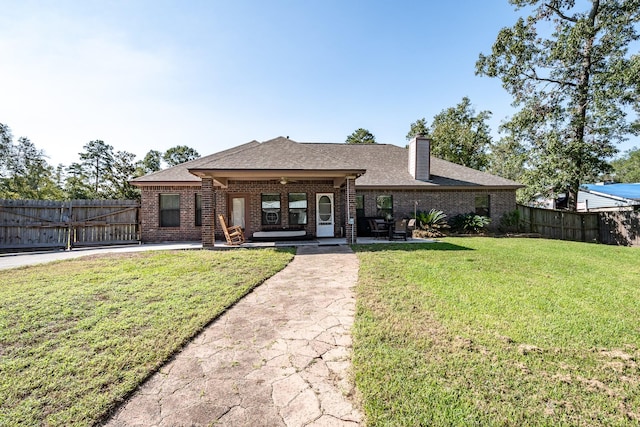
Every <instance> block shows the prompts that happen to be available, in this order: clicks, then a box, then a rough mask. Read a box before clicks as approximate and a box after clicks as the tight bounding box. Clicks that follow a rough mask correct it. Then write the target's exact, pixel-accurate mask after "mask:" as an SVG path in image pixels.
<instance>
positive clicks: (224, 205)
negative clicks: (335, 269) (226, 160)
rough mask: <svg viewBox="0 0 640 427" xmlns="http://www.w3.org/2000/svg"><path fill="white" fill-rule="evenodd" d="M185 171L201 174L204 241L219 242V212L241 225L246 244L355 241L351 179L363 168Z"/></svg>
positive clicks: (354, 203)
mask: <svg viewBox="0 0 640 427" xmlns="http://www.w3.org/2000/svg"><path fill="white" fill-rule="evenodd" d="M190 172H191V173H192V174H194V175H196V176H198V177H200V178H201V180H202V195H201V203H202V206H201V210H202V245H203V247H213V246H218V245H219V244H220V243H219V242H220V241H221V240H222V239H223V233H222V230H221V228H220V223H219V221H218V220H217V218H218V215H222V216H223V217H224V219H225V222H226V223H227V225H229V226H232V225H237V226H240V227H242V229H243V230H244V233H245V237H246V239H247V240H248V241H249V242H248V243H247V244H251V245H253V244H255V245H257V244H258V241H262V242H265V243H269V241H278V240H281V241H282V240H283V241H286V242H288V241H291V240H294V239H295V240H298V239H299V240H300V241H301V242H304V241H305V240H308V241H316V239H334V238H337V239H338V240H339V241H340V242H341V243H342V244H344V243H346V244H352V243H355V241H356V237H357V235H356V234H357V230H356V225H355V222H356V221H355V218H356V200H355V180H356V178H357V177H358V176H360V175H361V174H363V173H364V172H365V171H364V170H291V169H277V170H264V169H263V170H256V169H253V170H246V169H245V170H228V169H227V170H212V169H209V170H203V169H191V170H190ZM254 240H255V242H253V241H254ZM315 244H317V241H316V242H315Z"/></svg>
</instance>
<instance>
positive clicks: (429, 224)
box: [416, 209, 447, 230]
mask: <svg viewBox="0 0 640 427" xmlns="http://www.w3.org/2000/svg"><path fill="white" fill-rule="evenodd" d="M446 219H447V215H446V214H445V213H444V212H442V211H440V210H437V209H431V210H430V211H429V212H426V211H418V212H416V221H418V227H420V228H421V229H423V230H432V229H434V228H441V227H444V226H446V225H447V221H446Z"/></svg>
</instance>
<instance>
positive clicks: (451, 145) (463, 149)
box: [410, 96, 491, 170]
mask: <svg viewBox="0 0 640 427" xmlns="http://www.w3.org/2000/svg"><path fill="white" fill-rule="evenodd" d="M490 116H491V112H490V111H480V112H479V113H477V114H476V111H475V109H474V108H473V107H472V106H471V100H470V99H469V98H467V97H466V96H465V97H464V98H462V101H461V102H460V103H459V104H458V105H456V106H455V107H451V108H447V109H445V110H443V111H441V112H440V113H438V114H436V115H435V116H434V117H433V122H432V123H431V126H430V127H429V130H428V134H427V135H428V136H429V137H430V138H431V153H432V154H433V155H434V156H436V157H439V158H441V159H444V160H448V161H450V162H453V163H457V164H459V165H463V166H467V167H470V168H473V169H478V170H482V169H484V168H485V167H486V165H487V153H486V151H487V148H488V147H489V145H490V144H491V134H490V129H489V125H488V124H487V123H486V121H487V120H488V119H489V117H490ZM412 127H413V126H412ZM410 133H411V131H410Z"/></svg>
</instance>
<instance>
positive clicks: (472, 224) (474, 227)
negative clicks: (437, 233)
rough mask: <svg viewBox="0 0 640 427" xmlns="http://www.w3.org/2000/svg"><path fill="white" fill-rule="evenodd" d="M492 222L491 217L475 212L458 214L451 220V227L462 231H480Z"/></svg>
mask: <svg viewBox="0 0 640 427" xmlns="http://www.w3.org/2000/svg"><path fill="white" fill-rule="evenodd" d="M490 223H491V218H488V217H486V216H482V215H476V214H475V213H473V212H470V213H467V214H459V215H456V216H454V217H453V218H451V220H450V221H449V225H450V226H451V228H452V229H453V230H454V231H457V232H460V233H479V232H480V231H482V230H483V229H484V228H485V227H486V226H487V225H489V224H490Z"/></svg>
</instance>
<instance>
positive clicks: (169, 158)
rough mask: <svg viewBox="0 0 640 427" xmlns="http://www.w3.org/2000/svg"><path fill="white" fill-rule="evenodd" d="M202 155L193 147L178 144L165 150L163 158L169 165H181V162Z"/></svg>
mask: <svg viewBox="0 0 640 427" xmlns="http://www.w3.org/2000/svg"><path fill="white" fill-rule="evenodd" d="M199 157H200V154H198V152H197V151H196V150H194V149H193V148H190V147H187V146H186V145H176V146H175V147H171V148H169V149H168V150H167V151H165V152H164V155H163V156H162V158H163V159H164V161H165V162H166V163H167V164H168V165H169V166H175V165H179V164H180V163H184V162H188V161H189V160H195V159H197V158H199Z"/></svg>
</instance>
